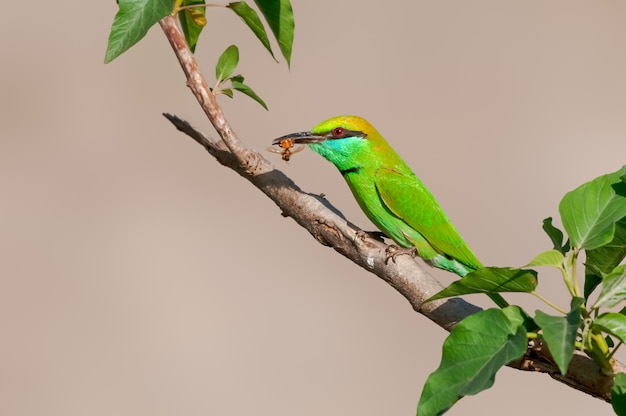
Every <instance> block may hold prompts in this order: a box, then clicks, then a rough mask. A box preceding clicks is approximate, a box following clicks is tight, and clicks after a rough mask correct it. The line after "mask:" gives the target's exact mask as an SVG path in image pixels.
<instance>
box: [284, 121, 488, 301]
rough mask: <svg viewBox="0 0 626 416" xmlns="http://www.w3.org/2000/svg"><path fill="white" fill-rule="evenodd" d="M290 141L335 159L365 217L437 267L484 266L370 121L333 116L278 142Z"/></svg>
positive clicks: (465, 268)
mask: <svg viewBox="0 0 626 416" xmlns="http://www.w3.org/2000/svg"><path fill="white" fill-rule="evenodd" d="M284 143H287V144H288V146H289V147H292V146H295V145H296V144H299V143H306V144H308V145H309V146H310V148H311V149H313V151H315V152H316V153H319V154H320V155H322V156H323V157H324V158H326V159H327V160H328V161H330V162H331V163H333V164H334V165H335V166H336V167H337V168H338V169H339V172H340V173H341V175H342V176H343V177H344V179H345V180H346V182H347V183H348V186H349V187H350V189H351V190H352V194H353V195H354V197H355V198H356V200H357V202H358V203H359V206H360V207H361V209H362V210H363V212H364V213H365V215H367V217H368V218H369V219H370V220H371V221H372V222H373V223H374V224H375V225H376V226H377V227H378V228H379V229H380V230H381V231H383V232H384V233H385V234H386V235H387V236H388V237H389V238H391V239H392V240H394V241H395V242H396V243H397V244H398V245H400V246H401V247H404V248H412V247H415V248H416V249H417V252H418V254H419V256H420V257H422V258H423V259H424V260H426V261H427V262H429V263H431V264H432V265H433V266H435V267H438V268H440V269H444V270H448V271H450V272H453V273H456V274H457V275H459V276H465V275H466V274H467V273H469V272H470V271H472V270H476V269H479V268H481V267H482V264H481V263H480V261H479V260H478V259H477V258H476V256H475V255H474V253H473V252H472V251H471V250H470V248H469V247H468V246H467V244H466V243H465V241H464V240H463V238H462V237H461V235H460V234H459V232H458V231H457V230H456V228H455V227H454V225H453V224H452V222H451V221H450V220H449V219H448V216H447V215H446V213H445V212H444V211H443V210H442V209H441V207H440V206H439V204H438V203H437V201H436V200H435V198H434V197H433V195H432V194H431V193H430V191H429V190H428V189H427V188H426V187H425V186H424V184H423V183H422V181H420V180H419V178H417V176H415V174H414V173H413V172H412V171H411V169H410V168H409V166H408V165H407V164H406V163H405V162H404V160H402V158H401V157H400V156H399V155H398V154H397V153H396V152H395V150H393V149H392V148H391V146H389V144H388V143H387V141H386V140H385V139H384V138H383V136H381V134H380V133H379V132H378V131H377V130H376V129H375V128H374V127H373V126H372V125H371V124H370V123H369V122H368V121H367V120H365V119H363V118H360V117H356V116H339V117H333V118H331V119H328V120H326V121H324V122H322V123H320V124H318V125H317V126H315V127H314V128H313V129H312V130H311V131H307V132H302V133H294V134H288V135H286V136H283V137H280V138H278V139H276V140H274V141H273V142H272V144H273V145H280V146H281V147H283V144H284ZM285 150H286V151H288V150H289V148H287V149H285ZM494 297H497V298H499V295H494ZM494 300H495V299H494ZM496 303H499V302H498V301H496Z"/></svg>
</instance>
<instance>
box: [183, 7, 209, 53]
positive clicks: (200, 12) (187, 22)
mask: <svg viewBox="0 0 626 416" xmlns="http://www.w3.org/2000/svg"><path fill="white" fill-rule="evenodd" d="M194 4H204V0H185V1H183V6H191V5H194ZM205 15H206V8H205V7H197V8H194V9H191V10H189V9H185V10H182V11H181V12H179V13H178V20H180V27H181V28H182V29H183V33H184V34H185V40H186V41H187V45H189V49H191V52H194V51H195V50H196V45H197V44H198V38H199V37H200V32H202V29H203V28H204V26H205V25H206V18H204V16H205ZM202 21H203V24H199V23H201V22H202Z"/></svg>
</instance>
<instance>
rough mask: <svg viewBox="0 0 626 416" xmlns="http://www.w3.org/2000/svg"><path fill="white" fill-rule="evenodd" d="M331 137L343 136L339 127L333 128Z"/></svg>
mask: <svg viewBox="0 0 626 416" xmlns="http://www.w3.org/2000/svg"><path fill="white" fill-rule="evenodd" d="M333 136H335V137H341V136H343V128H341V127H335V128H334V129H333Z"/></svg>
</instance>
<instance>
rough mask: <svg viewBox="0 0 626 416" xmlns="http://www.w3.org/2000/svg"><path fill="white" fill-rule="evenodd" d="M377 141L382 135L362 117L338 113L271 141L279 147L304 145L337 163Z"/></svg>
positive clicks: (370, 148) (371, 148)
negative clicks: (310, 127) (308, 129)
mask: <svg viewBox="0 0 626 416" xmlns="http://www.w3.org/2000/svg"><path fill="white" fill-rule="evenodd" d="M381 142H384V140H383V139H382V136H380V134H378V132H377V131H376V129H375V128H374V127H373V126H372V125H371V124H370V123H369V122H368V121H367V120H365V119H364V118H361V117H357V116H338V117H333V118H330V119H328V120H326V121H323V122H321V123H320V124H318V125H317V126H315V127H313V128H312V129H311V130H310V131H304V132H300V133H292V134H288V135H286V136H282V137H279V138H278V139H275V140H274V141H273V142H272V144H273V145H278V146H281V147H282V146H283V144H285V143H288V144H289V146H294V145H296V144H308V145H309V146H310V147H311V149H313V150H314V151H315V152H317V153H319V154H321V155H322V156H324V157H325V158H326V159H328V160H329V161H331V162H333V163H335V164H337V163H336V162H339V161H340V160H343V159H345V158H348V157H353V156H356V155H357V154H358V153H360V152H362V151H371V150H375V149H374V148H375V147H377V145H379V144H381ZM385 144H386V143H385ZM372 145H374V146H373V147H372Z"/></svg>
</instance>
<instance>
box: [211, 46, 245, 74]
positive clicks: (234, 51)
mask: <svg viewBox="0 0 626 416" xmlns="http://www.w3.org/2000/svg"><path fill="white" fill-rule="evenodd" d="M238 63H239V49H238V48H237V46H235V45H230V46H229V47H228V48H226V50H225V51H224V52H223V53H222V55H221V56H220V58H219V59H218V60H217V65H216V66H215V78H216V79H217V81H218V83H219V82H222V81H224V80H225V79H227V78H228V77H229V76H230V74H232V73H233V71H234V70H235V68H236V67H237V64H238Z"/></svg>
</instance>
